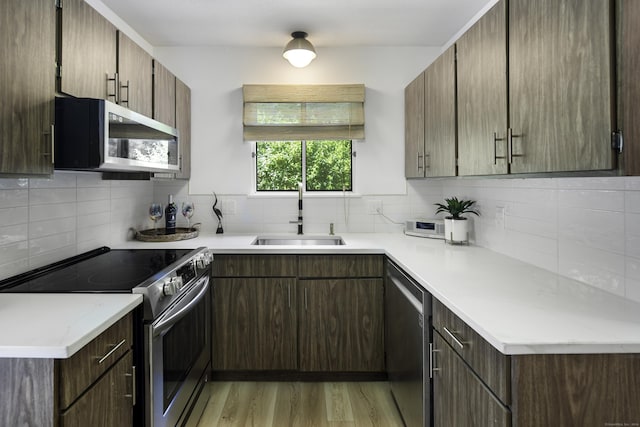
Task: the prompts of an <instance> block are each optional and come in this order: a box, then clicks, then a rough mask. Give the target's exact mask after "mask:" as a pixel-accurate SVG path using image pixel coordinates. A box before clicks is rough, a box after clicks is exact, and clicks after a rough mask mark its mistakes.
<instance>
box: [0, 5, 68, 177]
mask: <svg viewBox="0 0 640 427" xmlns="http://www.w3.org/2000/svg"><path fill="white" fill-rule="evenodd" d="M2 8H3V10H2V16H1V17H0V57H2V60H1V61H0V98H2V102H1V103H0V141H1V142H0V173H15V174H49V173H51V172H53V163H52V162H53V158H52V145H53V141H52V139H51V138H52V135H51V126H52V124H53V97H54V94H55V51H56V49H55V16H56V12H55V5H54V4H53V2H51V1H48V0H34V1H6V2H3V4H2Z"/></svg>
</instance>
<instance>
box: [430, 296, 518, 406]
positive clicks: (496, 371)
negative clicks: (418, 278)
mask: <svg viewBox="0 0 640 427" xmlns="http://www.w3.org/2000/svg"><path fill="white" fill-rule="evenodd" d="M433 327H434V329H436V330H437V331H438V332H439V333H440V335H442V337H443V338H444V339H445V341H447V342H448V343H449V344H450V345H451V347H453V349H454V350H455V351H456V352H457V353H458V354H459V355H460V356H461V357H462V358H463V359H464V360H465V361H466V362H467V363H468V364H469V366H471V368H472V369H473V370H474V371H475V372H476V374H477V375H478V376H479V377H480V378H481V379H482V381H484V382H485V383H486V384H487V385H488V386H489V388H491V390H492V391H493V392H494V393H495V394H496V395H497V396H498V397H499V398H500V399H501V400H502V402H503V403H504V404H506V405H509V404H510V403H511V390H510V386H509V385H510V371H511V361H510V359H509V357H508V356H506V355H504V354H502V353H500V352H499V351H498V350H496V349H495V347H493V346H492V345H491V344H489V343H488V342H487V341H486V340H485V339H484V338H482V337H481V336H480V335H479V334H478V333H476V332H475V331H474V330H473V329H472V328H471V327H470V326H469V325H467V324H466V323H465V322H464V321H463V320H462V319H460V318H459V317H458V316H456V315H455V314H454V313H452V312H451V311H450V310H449V309H448V308H446V307H445V306H444V305H443V304H442V303H441V302H439V301H438V300H436V299H434V300H433Z"/></svg>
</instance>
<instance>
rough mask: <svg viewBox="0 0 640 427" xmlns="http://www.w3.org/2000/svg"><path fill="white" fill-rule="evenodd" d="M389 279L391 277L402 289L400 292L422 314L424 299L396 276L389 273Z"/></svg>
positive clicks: (398, 287) (396, 285) (394, 283)
mask: <svg viewBox="0 0 640 427" xmlns="http://www.w3.org/2000/svg"><path fill="white" fill-rule="evenodd" d="M387 276H388V277H389V279H391V283H392V284H393V285H394V286H395V287H396V288H397V289H398V291H400V293H401V294H402V295H403V296H404V297H405V298H406V299H407V300H408V301H409V302H410V303H411V305H412V306H413V307H414V308H415V309H416V311H417V312H418V313H419V314H420V315H422V314H423V307H422V301H420V300H419V299H418V298H416V297H415V296H414V295H413V294H412V293H411V292H409V291H408V290H407V288H405V287H404V285H403V284H402V282H401V281H400V280H399V279H398V278H397V277H395V276H393V275H391V274H388V275H387Z"/></svg>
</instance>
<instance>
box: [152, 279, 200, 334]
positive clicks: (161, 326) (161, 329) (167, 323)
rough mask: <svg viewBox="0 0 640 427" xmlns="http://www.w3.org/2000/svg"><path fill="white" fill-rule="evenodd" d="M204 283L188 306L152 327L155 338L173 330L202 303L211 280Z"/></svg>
mask: <svg viewBox="0 0 640 427" xmlns="http://www.w3.org/2000/svg"><path fill="white" fill-rule="evenodd" d="M202 281H203V282H204V284H203V285H202V289H200V291H199V292H198V294H197V295H196V296H195V297H193V299H192V300H191V301H189V302H188V303H187V305H185V306H184V307H182V308H180V309H179V310H178V311H176V312H175V313H168V314H170V315H169V317H167V318H166V319H161V320H160V321H159V322H158V323H157V324H155V325H152V328H151V329H152V330H151V334H152V336H153V337H154V338H155V337H157V336H160V335H163V334H164V333H165V332H167V331H168V330H169V329H171V327H172V326H173V325H175V324H176V323H178V321H179V320H180V319H182V318H183V317H184V316H186V314H187V313H188V312H189V311H190V310H191V309H192V308H193V307H194V306H195V305H196V304H198V302H200V300H201V299H202V298H204V296H205V294H206V293H207V290H208V289H209V278H208V277H206V278H205V279H203V280H202ZM196 286H198V285H196ZM163 317H164V316H163Z"/></svg>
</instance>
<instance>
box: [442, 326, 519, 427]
mask: <svg viewBox="0 0 640 427" xmlns="http://www.w3.org/2000/svg"><path fill="white" fill-rule="evenodd" d="M433 341H434V343H433V348H434V353H435V354H434V356H433V357H434V368H435V369H434V374H433V414H434V426H436V427H454V426H456V427H457V426H460V427H462V426H465V427H472V426H478V427H483V426H494V427H509V426H511V412H510V410H509V408H507V407H506V406H505V405H504V404H502V402H500V400H498V398H497V397H496V396H495V395H494V394H493V393H492V392H491V390H489V388H487V386H486V385H485V384H484V383H483V382H482V381H481V380H480V378H479V377H478V376H477V375H476V374H475V373H474V372H473V371H472V370H471V368H470V367H469V366H468V365H467V364H466V363H465V362H464V361H463V360H462V358H461V357H460V356H459V355H458V354H457V353H456V352H455V351H454V350H453V348H451V346H450V345H449V344H448V343H447V342H446V341H445V340H444V339H443V338H442V337H441V336H440V334H439V333H438V332H437V331H434V333H433Z"/></svg>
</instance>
